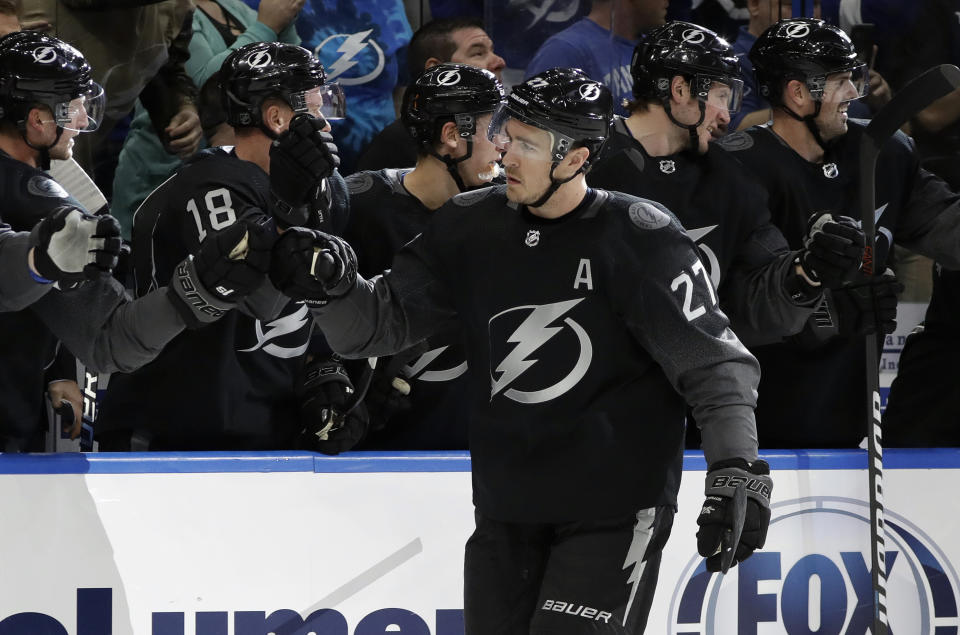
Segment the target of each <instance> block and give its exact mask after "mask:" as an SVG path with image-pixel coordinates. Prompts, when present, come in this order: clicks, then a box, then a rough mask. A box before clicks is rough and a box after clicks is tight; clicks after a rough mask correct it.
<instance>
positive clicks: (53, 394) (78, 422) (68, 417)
mask: <svg viewBox="0 0 960 635" xmlns="http://www.w3.org/2000/svg"><path fill="white" fill-rule="evenodd" d="M47 394H48V395H50V405H52V406H53V409H54V410H57V411H59V412H60V413H61V414H60V422H61V424H62V425H63V431H64V432H69V433H70V438H71V439H76V438H77V437H78V436H80V430H81V429H82V428H83V393H82V392H81V391H80V386H79V385H78V384H77V382H75V381H71V380H69V379H58V380H56V381H52V382H50V383H49V384H48V385H47Z"/></svg>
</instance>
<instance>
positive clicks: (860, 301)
mask: <svg viewBox="0 0 960 635" xmlns="http://www.w3.org/2000/svg"><path fill="white" fill-rule="evenodd" d="M902 292H903V285H902V284H901V283H900V282H899V281H898V280H897V277H896V276H895V275H894V273H893V271H892V270H890V269H887V270H886V271H885V272H884V274H883V275H882V276H875V277H872V278H867V277H866V276H861V277H860V278H859V279H858V280H857V281H856V282H854V283H852V284H849V285H847V286H845V287H843V288H841V289H833V290H831V292H830V293H831V299H832V300H833V304H834V307H835V309H836V313H837V321H838V323H839V327H838V328H839V331H840V333H841V334H843V335H869V334H871V333H876V332H878V331H879V332H881V333H883V334H887V333H893V332H894V331H895V330H896V328H897V295H898V294H900V293H902Z"/></svg>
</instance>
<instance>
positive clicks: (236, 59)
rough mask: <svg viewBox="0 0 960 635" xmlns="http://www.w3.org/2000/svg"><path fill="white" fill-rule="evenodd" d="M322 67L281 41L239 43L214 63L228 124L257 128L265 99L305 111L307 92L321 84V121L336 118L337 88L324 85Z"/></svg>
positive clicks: (341, 107)
mask: <svg viewBox="0 0 960 635" xmlns="http://www.w3.org/2000/svg"><path fill="white" fill-rule="evenodd" d="M326 80H327V74H326V72H325V71H324V70H323V65H322V64H320V61H319V60H317V58H316V57H314V56H313V55H312V54H311V53H310V51H308V50H307V49H305V48H302V47H299V46H295V45H293V44H284V43H282V42H253V43H251V44H247V45H245V46H242V47H240V48H239V49H237V50H236V51H234V52H233V53H231V54H230V55H229V56H228V57H227V59H225V60H224V61H223V65H221V67H220V88H221V93H220V94H221V100H222V102H223V107H224V110H226V112H227V123H229V124H230V125H231V126H234V127H243V126H260V125H261V123H262V121H261V119H260V106H261V105H262V104H263V102H264V100H265V99H268V98H270V97H276V98H280V99H282V100H283V101H285V102H286V103H287V104H288V105H289V106H290V108H292V109H293V110H294V112H309V110H310V106H311V105H312V104H308V103H307V93H308V92H309V91H311V90H313V89H314V88H317V87H319V86H323V87H324V90H323V91H321V96H322V100H323V101H322V106H321V107H320V112H321V113H322V114H323V116H324V117H325V118H326V119H328V120H329V119H342V118H343V117H344V115H345V112H346V102H345V101H344V98H343V91H342V90H341V89H340V86H339V85H337V84H326Z"/></svg>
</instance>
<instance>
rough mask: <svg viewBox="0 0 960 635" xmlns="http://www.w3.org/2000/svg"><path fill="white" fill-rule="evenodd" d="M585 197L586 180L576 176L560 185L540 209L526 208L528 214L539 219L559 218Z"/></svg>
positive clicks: (574, 207)
mask: <svg viewBox="0 0 960 635" xmlns="http://www.w3.org/2000/svg"><path fill="white" fill-rule="evenodd" d="M586 195H587V180H586V178H584V176H583V174H578V175H577V176H576V177H574V179H573V180H572V181H568V182H567V183H564V184H563V185H561V186H560V187H559V188H558V189H557V191H556V192H554V193H553V196H551V197H550V198H549V199H548V200H547V202H546V203H544V204H543V205H541V206H540V207H528V208H527V209H528V210H530V213H531V214H533V215H534V216H539V217H540V218H560V217H561V216H566V215H567V214H569V213H570V212H572V211H573V210H575V209H577V206H578V205H579V204H580V203H581V201H583V197H584V196H586Z"/></svg>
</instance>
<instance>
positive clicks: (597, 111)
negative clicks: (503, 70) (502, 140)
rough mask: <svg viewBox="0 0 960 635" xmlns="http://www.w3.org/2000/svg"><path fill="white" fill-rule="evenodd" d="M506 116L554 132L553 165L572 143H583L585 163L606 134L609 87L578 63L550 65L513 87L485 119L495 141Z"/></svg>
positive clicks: (610, 101)
mask: <svg viewBox="0 0 960 635" xmlns="http://www.w3.org/2000/svg"><path fill="white" fill-rule="evenodd" d="M510 118H514V119H517V120H518V121H521V122H523V123H525V124H528V125H531V126H536V127H537V128H541V129H543V130H547V131H549V132H552V133H554V139H553V148H552V149H551V159H552V161H553V163H554V165H556V164H557V163H559V162H560V161H562V160H563V157H565V156H566V154H567V152H568V151H569V150H570V149H571V148H573V147H585V148H587V149H588V150H590V156H589V157H588V159H587V162H586V164H585V165H584V168H586V167H587V165H589V163H590V162H591V161H592V160H593V159H595V158H596V157H597V156H598V155H599V153H600V149H601V148H602V147H603V144H604V142H605V141H606V140H607V136H608V135H609V134H610V125H611V123H612V121H613V97H612V96H611V94H610V89H609V88H607V87H606V86H604V85H603V84H601V83H600V82H598V81H595V80H592V79H590V78H589V77H587V75H586V74H585V73H584V72H583V71H582V70H580V69H579V68H551V69H549V70H546V71H544V72H542V73H539V74H538V75H534V76H533V77H531V78H530V79H528V80H527V81H525V82H523V83H522V84H518V85H516V86H514V87H513V91H512V92H511V93H510V95H509V96H508V97H507V99H506V100H505V101H504V102H503V104H501V106H500V107H499V108H498V109H497V112H496V113H494V116H493V119H492V120H491V122H490V129H489V133H488V134H489V136H490V138H491V140H494V142H496V140H495V138H496V137H497V136H498V135H500V134H501V133H502V129H503V127H504V124H505V123H506V121H507V120H508V119H510Z"/></svg>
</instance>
